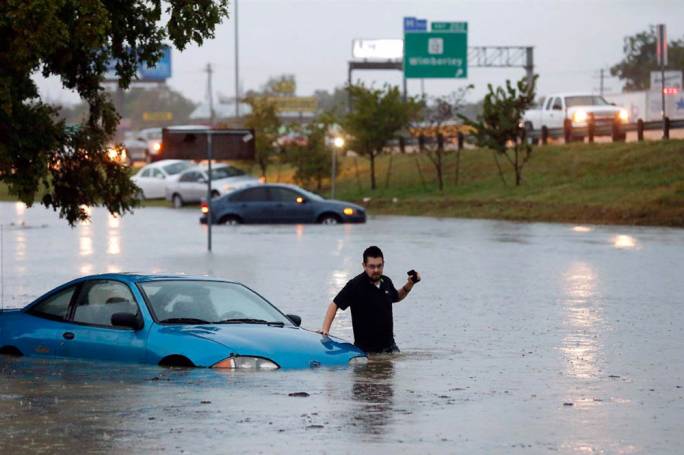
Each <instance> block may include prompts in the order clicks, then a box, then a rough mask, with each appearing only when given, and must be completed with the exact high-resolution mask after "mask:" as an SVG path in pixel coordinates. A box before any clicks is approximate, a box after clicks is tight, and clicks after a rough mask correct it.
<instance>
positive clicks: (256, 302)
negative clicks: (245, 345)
mask: <svg viewBox="0 0 684 455" xmlns="http://www.w3.org/2000/svg"><path fill="white" fill-rule="evenodd" d="M140 288H141V289H142V291H143V292H144V293H145V295H146V296H147V300H148V301H149V302H150V304H151V306H152V309H153V311H154V314H155V316H156V317H157V320H158V321H160V322H165V321H167V322H174V323H187V324H203V323H230V322H240V321H243V322H244V321H247V322H249V321H262V322H268V323H282V324H283V325H288V326H289V325H292V323H291V322H290V320H289V319H288V318H287V317H286V316H285V315H283V314H282V313H281V312H280V311H278V310H277V309H276V308H275V307H274V306H273V305H271V304H270V303H268V302H267V301H266V300H264V299H263V298H262V297H260V296H259V295H258V294H256V293H255V292H253V291H251V290H250V289H248V288H247V287H245V286H242V285H241V284H237V283H226V282H221V281H201V280H197V281H194V280H193V281H191V280H164V281H149V282H143V283H141V285H140Z"/></svg>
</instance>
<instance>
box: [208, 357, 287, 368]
mask: <svg viewBox="0 0 684 455" xmlns="http://www.w3.org/2000/svg"><path fill="white" fill-rule="evenodd" d="M211 367H212V368H225V369H231V370H277V369H278V368H280V367H279V366H278V365H277V364H276V363H275V362H272V361H271V360H268V359H264V358H262V357H250V356H237V357H228V358H227V359H224V360H221V361H220V362H218V363H215V364H214V365H212V366H211Z"/></svg>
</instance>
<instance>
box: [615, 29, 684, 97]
mask: <svg viewBox="0 0 684 455" xmlns="http://www.w3.org/2000/svg"><path fill="white" fill-rule="evenodd" d="M656 41H657V37H656V28H655V27H654V26H651V28H650V29H649V30H648V31H644V32H640V33H637V34H636V35H633V36H627V37H625V41H624V45H623V47H622V49H623V51H624V53H625V57H624V58H623V59H622V61H621V62H620V63H618V64H616V65H614V66H612V67H611V68H610V74H612V75H613V76H617V77H619V78H620V79H622V80H623V81H624V82H625V85H624V87H623V90H624V91H626V92H629V91H636V90H648V89H649V88H650V87H649V86H650V84H651V71H655V70H657V69H658V62H657V58H656ZM668 45H669V49H668V60H669V64H668V68H669V69H678V70H684V39H679V40H673V41H670V42H669V43H668Z"/></svg>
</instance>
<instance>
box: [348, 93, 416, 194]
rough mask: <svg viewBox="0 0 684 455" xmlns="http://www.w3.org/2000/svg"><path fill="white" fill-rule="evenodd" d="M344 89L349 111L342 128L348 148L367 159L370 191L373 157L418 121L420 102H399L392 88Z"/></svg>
mask: <svg viewBox="0 0 684 455" xmlns="http://www.w3.org/2000/svg"><path fill="white" fill-rule="evenodd" d="M347 89H348V90H349V93H350V95H351V100H352V110H351V112H349V113H348V114H347V115H346V116H345V117H344V118H343V120H342V127H343V129H344V131H345V132H346V133H347V134H349V136H350V148H351V149H352V150H354V151H356V152H357V153H359V154H361V155H364V156H367V157H368V159H369V160H370V171H371V172H370V178H371V189H375V188H376V181H375V158H376V157H377V156H378V155H379V154H380V153H382V151H383V150H384V148H385V144H387V142H388V141H389V140H391V139H393V138H394V137H395V136H396V135H397V133H398V132H399V131H401V130H403V129H405V128H407V127H408V125H409V124H410V123H411V122H412V121H413V120H415V119H416V118H418V116H419V114H420V110H421V109H422V106H423V103H422V101H420V100H418V99H416V98H413V97H409V98H408V99H407V100H406V101H403V100H402V96H401V93H400V92H399V87H396V86H388V85H386V86H384V87H383V88H382V89H375V88H372V87H366V86H364V85H363V84H358V85H351V86H349V87H348V88H347Z"/></svg>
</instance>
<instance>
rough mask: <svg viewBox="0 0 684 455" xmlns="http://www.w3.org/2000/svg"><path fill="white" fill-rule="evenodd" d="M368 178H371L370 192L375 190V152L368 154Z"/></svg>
mask: <svg viewBox="0 0 684 455" xmlns="http://www.w3.org/2000/svg"><path fill="white" fill-rule="evenodd" d="M370 174H371V175H370V178H371V190H374V189H375V151H374V150H371V152H370Z"/></svg>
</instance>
